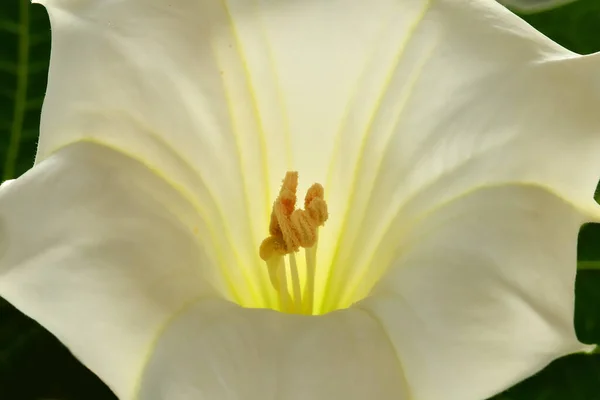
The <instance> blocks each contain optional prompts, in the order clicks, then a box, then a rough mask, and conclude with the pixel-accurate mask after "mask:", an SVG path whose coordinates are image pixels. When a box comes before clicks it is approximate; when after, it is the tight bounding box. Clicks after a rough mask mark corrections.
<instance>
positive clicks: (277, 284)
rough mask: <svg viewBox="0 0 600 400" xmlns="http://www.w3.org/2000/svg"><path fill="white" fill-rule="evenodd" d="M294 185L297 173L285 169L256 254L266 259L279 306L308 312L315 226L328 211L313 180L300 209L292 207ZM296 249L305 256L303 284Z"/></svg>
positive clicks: (312, 284)
mask: <svg viewBox="0 0 600 400" xmlns="http://www.w3.org/2000/svg"><path fill="white" fill-rule="evenodd" d="M297 189H298V173H297V172H287V173H286V174H285V178H284V179H283V183H282V185H281V189H280V190H279V195H278V196H277V199H276V200H275V202H274V203H273V210H272V211H271V219H270V222H269V236H268V237H267V238H266V239H264V240H263V241H262V243H261V245H260V249H259V255H260V258H262V259H263V260H264V261H265V262H266V263H267V268H268V271H269V279H270V281H271V285H272V286H273V289H274V290H275V291H276V292H277V295H278V301H279V310H280V311H282V312H286V313H294V314H309V315H310V314H312V313H313V303H314V289H315V272H316V259H317V257H316V254H317V242H318V238H319V227H321V226H323V225H324V224H325V221H327V217H328V215H329V214H328V212H327V203H326V202H325V198H324V195H325V191H324V189H323V186H321V185H320V184H318V183H315V184H313V185H312V186H311V187H310V188H309V189H308V191H307V192H306V196H305V197H304V208H303V209H301V208H296V202H297V196H296V191H297ZM300 249H304V256H305V259H306V271H305V272H306V279H305V281H304V287H302V285H301V282H300V274H299V271H298V263H297V261H296V253H298V252H300ZM286 259H287V261H288V262H286ZM288 264H289V271H288ZM288 272H289V278H288ZM290 286H291V288H290ZM290 289H291V290H290Z"/></svg>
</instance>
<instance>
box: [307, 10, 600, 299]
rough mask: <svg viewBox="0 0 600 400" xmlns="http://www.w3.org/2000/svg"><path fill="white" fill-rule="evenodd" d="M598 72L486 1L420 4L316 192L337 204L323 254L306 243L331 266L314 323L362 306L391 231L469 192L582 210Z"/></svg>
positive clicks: (591, 176)
mask: <svg viewBox="0 0 600 400" xmlns="http://www.w3.org/2000/svg"><path fill="white" fill-rule="evenodd" d="M391 36H392V35H387V36H386V37H387V38H388V39H389V43H388V42H385V41H384V42H382V43H381V46H382V49H387V51H388V52H391V51H392V49H397V47H394V44H396V43H398V40H395V39H390V37H391ZM382 51H383V50H382ZM381 59H382V57H381V56H380V57H377V58H375V60H381ZM599 61H600V57H599V56H598V55H594V56H585V57H583V56H578V55H576V54H573V53H571V52H569V51H567V50H566V49H563V48H561V47H560V46H558V45H557V44H555V43H553V42H552V41H550V40H549V39H548V38H546V37H544V36H542V35H541V34H540V33H539V32H537V31H535V30H534V29H533V28H531V27H530V26H529V25H527V24H526V23H525V22H524V21H522V20H521V19H519V18H517V17H516V16H515V15H513V14H511V13H510V12H509V11H508V10H506V9H505V8H504V7H502V6H501V5H499V4H497V3H496V2H494V1H451V0H446V1H444V0H441V1H432V2H431V7H430V9H429V10H428V11H427V13H426V14H425V15H424V16H423V18H422V20H421V22H420V24H419V25H418V27H417V28H415V33H414V35H413V37H412V40H411V41H410V42H408V43H407V44H406V47H405V48H402V49H401V52H399V53H398V58H397V64H391V63H389V62H388V63H385V62H384V63H383V64H384V65H386V66H387V68H390V65H392V66H393V68H392V69H390V70H389V71H390V74H391V75H390V78H389V80H388V81H385V82H378V83H377V82H370V81H366V82H364V84H363V86H361V90H362V91H361V92H359V94H358V95H357V99H360V101H358V100H357V101H356V103H355V104H354V107H355V108H354V109H353V114H352V115H353V120H352V125H351V127H350V128H348V129H347V130H346V131H344V133H343V135H342V139H341V143H343V144H342V147H340V150H339V155H338V160H340V161H339V162H338V163H337V164H336V169H335V171H337V172H336V173H334V175H333V176H334V177H335V179H332V180H331V184H328V185H326V188H328V189H329V192H330V193H331V192H336V193H342V194H346V196H347V199H346V203H345V204H344V205H343V206H342V207H340V209H338V210H335V209H334V208H333V207H330V208H332V212H331V218H330V221H328V225H327V227H326V229H327V231H328V232H330V231H332V232H335V233H337V232H339V235H334V237H335V238H336V239H337V240H335V241H333V242H332V243H319V246H320V249H325V248H330V249H332V250H331V253H332V254H333V258H332V259H331V262H330V264H331V266H332V267H331V268H330V269H329V270H328V271H324V272H323V274H324V275H323V276H321V277H320V279H319V282H320V283H321V284H324V287H321V288H320V289H321V290H322V291H323V292H324V293H325V299H324V301H323V303H322V304H321V310H322V311H327V310H331V309H335V308H339V307H345V306H348V305H349V304H351V303H352V302H354V301H357V300H359V299H361V298H363V297H364V296H366V295H367V293H368V291H369V289H370V288H371V287H372V285H373V284H374V283H375V282H376V281H377V279H379V278H380V277H381V275H382V273H383V272H384V271H385V270H386V269H387V268H388V267H389V264H386V263H385V262H382V260H381V258H380V257H379V254H382V253H388V252H392V251H394V249H395V246H396V245H397V243H398V240H396V241H395V242H393V243H392V244H390V239H392V241H393V240H394V238H395V237H396V236H397V234H398V233H397V232H398V230H399V229H403V228H402V227H403V226H405V225H407V224H411V223H412V222H411V221H412V220H414V219H418V218H419V216H420V215H422V214H424V213H427V212H428V210H430V209H433V208H436V207H438V206H440V205H441V204H444V203H445V202H447V201H450V200H452V199H453V198H456V197H458V196H461V195H463V194H465V193H468V192H470V191H473V190H476V189H477V188H479V187H482V186H487V185H499V184H507V183H520V184H523V183H524V184H529V183H531V184H536V185H540V186H543V187H546V188H548V190H550V191H552V192H554V193H556V194H557V195H558V196H560V197H562V198H564V199H565V200H566V201H567V202H570V203H572V204H574V205H575V206H576V207H578V208H582V209H587V210H590V211H591V210H593V209H594V208H595V206H596V204H595V202H594V199H593V194H594V190H595V188H596V183H597V182H598V179H599V178H600V158H599V157H598V156H597V155H598V153H599V152H600V134H598V133H599V132H600V114H599V113H598V112H597V110H596V108H597V107H596V104H598V102H599V101H600V97H599V94H600V91H599V90H598V85H597V77H596V75H597V73H596V72H594V71H597V70H598V66H599V65H600V64H599ZM374 88H380V89H374ZM376 99H379V103H377V102H376V101H375V100H376ZM365 104H367V105H368V104H370V105H371V106H370V107H367V106H365ZM373 105H376V106H377V107H374V106H373ZM367 110H371V112H370V113H369V112H368V111H367ZM348 169H350V170H351V171H353V174H349V173H348V172H347V170H348ZM323 236H324V235H323ZM325 240H326V238H325V239H324V241H325ZM386 246H387V247H386ZM325 264H328V263H327V261H326V262H325Z"/></svg>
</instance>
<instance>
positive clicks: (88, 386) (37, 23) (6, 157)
mask: <svg viewBox="0 0 600 400" xmlns="http://www.w3.org/2000/svg"><path fill="white" fill-rule="evenodd" d="M98 1H104V0H98ZM365 1H366V0H365ZM524 18H525V19H526V20H527V21H528V22H530V23H531V24H532V25H533V26H535V27H536V28H537V29H539V30H540V31H542V32H544V33H545V34H546V35H548V36H549V37H551V38H552V39H554V40H555V41H557V42H559V43H561V44H562V45H563V46H565V47H567V48H569V49H571V50H573V51H576V52H578V53H591V52H595V51H599V50H600V0H579V1H577V2H575V3H572V4H570V5H567V6H564V7H561V8H558V9H555V10H551V11H546V12H543V13H539V14H535V15H529V16H524ZM49 55H50V27H49V23H48V17H47V15H46V12H45V10H44V8H43V7H42V6H40V5H30V4H29V1H28V0H0V176H2V177H3V178H4V179H9V178H12V177H16V176H19V175H20V174H22V173H23V172H24V171H26V170H27V169H28V168H30V167H31V165H32V164H33V157H34V154H35V149H36V141H37V136H38V133H39V116H40V107H41V105H42V100H43V96H44V91H45V87H46V75H47V70H48V60H49ZM598 74H599V76H600V70H599V71H598ZM599 107H600V104H599ZM599 112H600V110H599ZM598 134H600V132H599V133H598ZM598 156H599V157H600V154H599V155H598ZM579 239H580V240H579V259H580V260H582V261H590V260H591V261H594V260H600V226H597V225H588V226H585V227H584V228H583V229H582V230H581V233H580V237H579ZM599 264H600V263H599ZM575 314H576V315H575V324H576V327H577V333H578V335H579V338H580V340H581V341H583V342H586V343H600V269H593V268H592V269H581V270H580V271H579V274H578V279H577V293H576V313H575ZM93 345H94V343H90V346H93ZM107 351H110V349H107ZM41 399H48V400H49V399H56V400H95V399H102V400H108V399H115V397H114V396H113V395H112V394H111V392H110V391H109V390H108V389H107V388H106V387H105V386H104V385H103V384H102V383H101V382H100V381H99V380H98V379H97V378H96V377H95V376H94V375H93V374H92V373H91V372H89V371H88V370H87V369H86V368H85V367H83V366H82V365H81V364H79V363H78V362H77V361H76V360H75V359H74V358H73V357H72V356H71V355H70V353H69V352H68V351H67V350H66V349H65V348H64V347H63V346H62V345H61V344H60V343H59V342H58V341H57V340H56V339H55V338H54V337H53V336H52V335H51V334H50V333H48V332H47V331H46V330H44V328H42V327H40V326H39V325H38V324H37V323H35V322H34V321H32V320H30V319H29V318H27V317H25V316H24V315H22V314H21V313H19V312H18V311H17V310H15V309H14V308H13V307H11V306H10V305H9V304H8V303H6V302H4V301H3V300H2V299H0V400H41ZM332 400H333V399H332ZM430 400H443V399H430ZM494 400H600V355H599V354H595V355H576V356H570V357H566V358H563V359H561V360H558V361H556V362H554V363H553V364H552V365H550V366H549V367H548V368H546V369H545V370H544V371H542V372H541V373H539V374H538V375H536V376H534V377H532V378H530V379H528V380H527V381H525V382H523V383H521V384H519V385H518V386H516V387H514V388H512V389H510V390H508V391H507V392H505V393H503V394H500V395H498V396H496V397H495V398H494Z"/></svg>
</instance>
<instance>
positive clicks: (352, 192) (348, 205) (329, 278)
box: [321, 0, 432, 313]
mask: <svg viewBox="0 0 600 400" xmlns="http://www.w3.org/2000/svg"><path fill="white" fill-rule="evenodd" d="M431 1H432V0H427V1H426V2H425V6H424V7H423V9H422V10H421V11H420V13H419V15H418V16H417V18H415V20H414V22H413V24H412V25H411V26H410V27H409V30H408V33H407V35H406V38H405V40H404V41H403V42H402V43H401V44H400V46H399V47H398V52H397V54H396V56H395V59H394V62H393V63H392V66H391V68H390V70H389V71H388V74H387V76H386V80H385V83H384V86H383V89H382V91H381V94H380V96H379V98H378V99H377V102H376V103H375V105H374V107H373V113H372V115H371V118H370V119H369V122H368V123H367V126H366V127H365V133H364V134H363V139H362V141H361V147H360V152H359V156H358V160H357V163H356V166H355V168H354V174H353V175H354V176H353V179H352V186H351V189H350V195H349V199H348V201H347V203H346V209H345V211H344V217H343V219H342V221H343V222H342V227H341V229H340V235H339V236H338V238H337V243H336V245H335V252H334V255H333V259H332V261H331V265H330V268H329V270H328V271H327V277H326V281H325V287H324V289H323V293H324V296H325V298H324V300H323V302H322V303H321V313H323V312H324V310H325V308H326V306H327V300H330V297H331V296H329V295H328V291H329V288H330V286H331V283H332V282H331V281H332V277H333V272H334V269H335V267H336V265H337V264H338V262H337V261H338V258H339V256H340V244H341V243H342V241H343V238H344V237H345V234H344V232H345V230H346V226H347V224H348V215H349V214H350V210H351V209H352V206H353V203H354V201H355V199H356V194H357V190H356V189H357V188H356V186H357V185H356V182H357V181H358V174H359V171H360V169H361V168H360V167H361V165H362V164H363V163H364V151H365V148H366V143H367V141H368V139H369V137H370V135H371V133H372V125H373V123H374V121H375V116H376V115H377V110H378V109H379V108H380V106H381V103H382V102H383V99H384V97H385V95H386V94H387V92H388V89H389V87H390V85H391V82H392V80H393V77H394V75H395V72H396V70H397V67H398V65H399V64H400V62H401V61H402V57H403V55H404V54H405V51H406V48H407V47H408V43H409V42H410V39H411V38H412V37H413V35H414V34H415V32H416V31H417V29H418V27H419V25H420V24H421V21H423V19H424V18H425V16H426V15H427V12H428V11H429V8H430V5H431Z"/></svg>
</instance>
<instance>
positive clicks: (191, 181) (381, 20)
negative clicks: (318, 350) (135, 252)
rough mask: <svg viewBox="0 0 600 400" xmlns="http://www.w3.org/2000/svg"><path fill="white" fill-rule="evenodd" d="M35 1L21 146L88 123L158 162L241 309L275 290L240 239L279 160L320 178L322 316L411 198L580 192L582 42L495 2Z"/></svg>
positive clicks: (598, 121)
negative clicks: (572, 44)
mask: <svg viewBox="0 0 600 400" xmlns="http://www.w3.org/2000/svg"><path fill="white" fill-rule="evenodd" d="M45 4H47V6H48V8H49V12H50V15H51V19H52V27H53V53H52V60H51V71H50V77H49V87H48V96H47V100H46V103H45V106H44V113H43V124H42V136H41V138H40V151H39V154H38V158H39V159H43V158H44V157H46V155H47V154H49V153H50V152H52V151H53V149H55V148H57V147H60V146H61V145H63V144H64V143H67V142H70V141H76V140H80V139H81V138H82V137H85V138H93V140H97V141H100V142H103V143H109V144H110V145H111V146H114V147H117V148H120V149H124V151H125V152H127V153H129V154H131V155H132V156H134V157H136V158H138V159H140V160H143V162H144V163H146V164H148V165H150V166H152V167H153V168H155V169H156V170H158V171H160V173H161V174H163V175H164V176H166V177H168V179H169V181H170V182H171V183H172V184H173V185H174V186H175V187H177V188H178V190H180V191H182V192H184V193H185V195H186V196H187V197H189V199H190V200H191V201H193V202H195V204H196V207H197V209H198V210H199V212H200V214H201V215H202V216H203V218H204V219H205V220H206V221H207V225H208V229H209V230H210V231H211V237H212V241H213V245H214V247H215V248H216V249H217V253H218V258H219V260H220V261H219V263H220V264H221V265H223V266H224V268H225V269H228V270H230V274H231V275H232V276H233V277H234V278H235V279H234V281H235V283H236V284H238V283H239V284H243V285H244V287H247V288H248V290H247V291H246V292H245V293H243V294H240V295H239V296H237V298H236V301H238V302H239V303H241V304H243V305H248V306H257V305H260V306H266V305H270V306H273V305H274V304H275V301H276V299H275V292H274V291H273V290H272V289H271V287H270V285H269V283H268V282H269V281H268V277H267V273H266V270H265V269H266V268H265V266H264V265H263V263H262V262H261V260H260V259H259V258H258V254H257V253H258V252H257V248H258V245H259V243H260V241H261V240H262V239H263V238H264V237H265V236H266V234H267V221H268V213H269V207H270V204H271V202H272V200H273V198H274V195H275V193H276V191H277V190H278V187H279V183H280V179H281V178H282V177H283V174H284V172H285V170H286V169H297V170H299V172H300V183H301V190H300V193H299V195H300V196H302V195H303V192H302V190H303V188H306V187H308V186H309V185H310V184H312V183H313V182H315V181H316V182H320V183H323V184H324V185H325V190H326V197H327V201H328V203H329V211H330V218H329V220H328V222H327V225H326V227H325V229H323V230H322V231H321V233H320V242H319V254H318V268H317V280H316V292H317V293H316V306H317V309H318V310H320V311H322V312H325V311H330V310H332V309H336V308H338V307H343V306H347V305H349V304H351V303H352V302H353V301H355V300H357V299H360V298H361V296H364V295H366V294H367V293H368V290H369V289H370V287H371V286H372V284H373V283H374V282H375V281H376V279H377V278H378V277H379V276H380V275H381V273H383V271H385V269H386V268H387V267H388V265H381V264H378V265H374V264H373V262H372V260H373V258H374V255H375V253H376V252H379V251H380V247H381V245H382V240H383V239H384V238H385V237H386V236H388V235H389V231H388V230H389V224H388V222H389V221H391V220H393V219H395V218H396V217H397V216H398V215H406V216H407V218H412V217H414V215H412V216H411V215H409V211H407V210H406V207H407V204H408V203H411V204H419V207H420V208H419V207H417V206H415V207H416V209H415V210H413V211H412V212H413V213H414V214H415V215H418V214H419V213H422V212H425V211H426V210H427V209H428V208H430V207H435V206H436V204H437V203H440V202H441V203H443V202H444V201H446V200H448V199H450V198H452V197H454V196H457V195H460V194H461V193H464V192H466V191H469V190H471V189H473V188H475V187H478V186H481V185H483V184H490V183H502V182H537V183H539V184H541V185H544V186H548V187H550V188H552V190H553V191H555V192H557V193H559V194H560V195H561V196H564V197H565V198H567V199H569V201H571V202H573V203H577V204H578V205H579V206H581V207H583V208H586V207H590V206H591V202H592V198H591V194H592V193H593V190H594V187H595V184H596V182H597V180H598V175H599V174H598V171H599V170H600V165H599V161H598V160H600V158H598V157H596V153H597V151H596V149H598V148H600V135H597V134H595V133H596V132H597V131H598V129H597V128H598V126H600V114H598V113H597V112H596V110H595V108H594V104H597V102H598V96H597V90H596V87H595V86H594V85H590V84H589V82H590V79H592V78H593V76H594V74H593V71H594V70H597V69H595V68H593V66H594V65H595V64H597V63H598V60H597V57H596V59H594V57H592V58H590V59H589V60H590V61H585V59H583V58H578V56H577V55H575V54H573V53H571V52H569V51H567V50H565V49H564V48H562V47H560V46H558V45H557V44H555V43H553V42H552V41H550V40H549V39H547V38H545V37H544V36H543V35H541V34H540V33H539V32H536V31H535V30H534V29H533V28H531V27H530V26H529V25H527V24H526V23H525V22H524V21H522V20H521V19H519V18H518V17H516V16H515V15H513V14H512V13H510V12H509V11H508V10H507V9H506V8H504V7H503V6H501V5H500V4H498V3H497V2H496V1H494V0H481V1H476V0H435V1H433V0H376V1H369V2H365V1H362V0H328V1H318V0H309V1H298V0H282V1H276V0H256V1H247V0H210V1H192V0H181V1H178V2H176V3H173V2H166V1H161V0H143V1H142V0H127V1H111V2H101V1H94V0H85V1H77V2H73V1H68V0H54V1H46V2H45ZM586 65H587V66H586ZM415 198H418V199H419V202H415V201H414V199H415ZM302 264H303V262H300V268H301V275H302V271H303V270H304V268H303V265H302ZM365 277H366V278H365ZM350 292H352V293H355V294H356V295H353V296H351V295H350V294H349V293H350Z"/></svg>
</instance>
